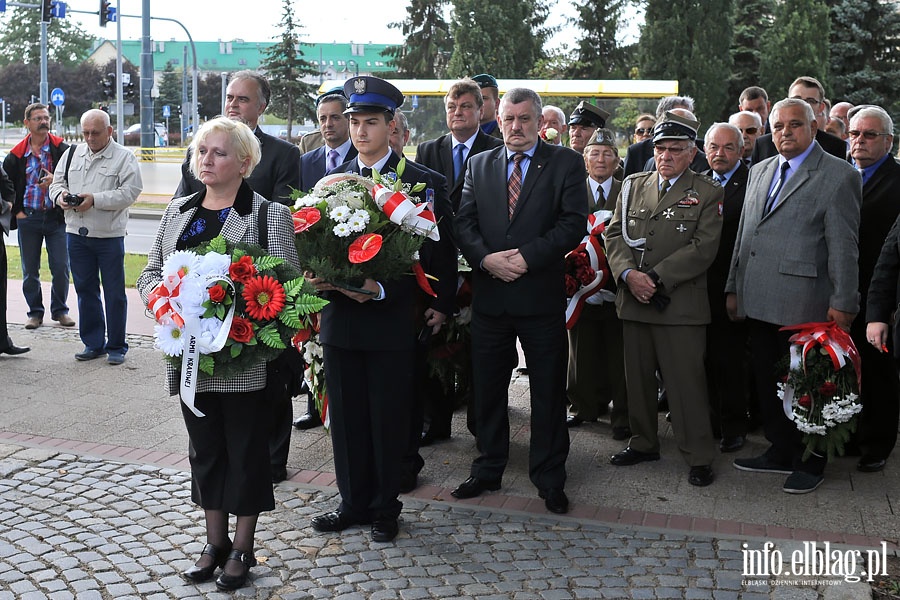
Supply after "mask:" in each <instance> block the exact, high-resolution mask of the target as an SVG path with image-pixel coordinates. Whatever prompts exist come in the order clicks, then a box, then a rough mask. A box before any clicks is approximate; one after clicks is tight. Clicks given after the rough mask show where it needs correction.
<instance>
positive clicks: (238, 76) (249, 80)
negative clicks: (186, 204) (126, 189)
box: [175, 71, 300, 204]
mask: <svg viewBox="0 0 900 600" xmlns="http://www.w3.org/2000/svg"><path fill="white" fill-rule="evenodd" d="M270 97H271V90H270V89H269V82H268V81H266V78H265V77H263V76H262V75H260V74H259V73H256V72H254V71H238V72H237V73H235V74H233V75H232V76H231V81H230V82H229V83H228V87H227V88H226V90H225V116H226V117H228V118H229V119H233V120H235V121H241V122H243V123H245V124H246V125H247V126H248V127H250V129H252V130H253V131H254V133H255V134H256V138H257V139H258V140H259V146H260V150H262V159H261V160H260V161H259V165H257V167H256V168H255V169H253V173H252V174H251V175H250V177H248V178H247V183H248V184H249V185H250V187H251V188H253V191H254V192H256V193H257V194H259V195H261V196H262V197H264V198H265V199H266V200H271V201H272V202H280V203H282V204H288V203H289V202H290V196H291V191H292V190H295V189H299V188H300V170H299V168H298V167H299V165H300V149H299V148H297V146H295V145H294V144H290V143H288V142H286V141H284V140H281V139H278V138H277V137H275V136H272V135H269V134H267V133H265V132H264V131H263V130H262V129H260V128H259V127H258V122H259V117H260V116H262V114H263V113H264V112H265V110H266V107H267V106H268V105H269V99H270ZM190 161H191V155H190V153H188V154H187V155H186V156H185V158H184V163H182V165H181V182H179V184H178V189H176V190H175V197H176V198H180V197H182V196H188V195H190V194H193V193H195V192H199V191H200V190H201V189H203V184H202V183H200V181H198V180H197V178H196V177H194V176H193V175H191V172H190V169H189V167H190Z"/></svg>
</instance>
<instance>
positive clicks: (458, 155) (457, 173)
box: [453, 144, 466, 181]
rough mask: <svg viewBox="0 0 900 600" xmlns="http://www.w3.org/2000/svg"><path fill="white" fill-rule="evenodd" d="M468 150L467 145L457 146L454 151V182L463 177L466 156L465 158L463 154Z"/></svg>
mask: <svg viewBox="0 0 900 600" xmlns="http://www.w3.org/2000/svg"><path fill="white" fill-rule="evenodd" d="M465 150H466V145H465V144H457V145H456V148H454V149H453V180H454V181H456V180H457V179H459V178H460V177H462V174H463V169H465V165H466V162H465V160H466V159H465V156H463V152H465Z"/></svg>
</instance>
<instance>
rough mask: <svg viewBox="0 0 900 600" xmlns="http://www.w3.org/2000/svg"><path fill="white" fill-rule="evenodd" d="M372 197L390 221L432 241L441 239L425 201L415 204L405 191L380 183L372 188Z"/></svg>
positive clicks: (435, 221)
mask: <svg viewBox="0 0 900 600" xmlns="http://www.w3.org/2000/svg"><path fill="white" fill-rule="evenodd" d="M372 198H374V199H375V204H377V205H378V208H380V209H381V211H382V212H383V213H384V214H385V215H387V217H388V219H390V220H391V222H392V223H395V224H397V225H401V226H404V227H408V228H410V229H412V230H414V231H415V232H416V233H417V234H419V235H424V236H427V237H428V238H430V239H432V240H434V241H438V240H440V239H441V235H440V233H438V228H437V219H436V218H435V216H434V213H433V212H431V210H430V209H429V208H428V204H427V203H425V202H423V203H421V204H416V203H415V202H413V200H412V198H411V197H410V196H409V195H408V194H407V193H406V192H401V191H394V190H393V189H391V188H389V187H386V186H384V185H382V184H380V183H376V184H375V187H373V188H372Z"/></svg>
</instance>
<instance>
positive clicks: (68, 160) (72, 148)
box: [66, 144, 78, 185]
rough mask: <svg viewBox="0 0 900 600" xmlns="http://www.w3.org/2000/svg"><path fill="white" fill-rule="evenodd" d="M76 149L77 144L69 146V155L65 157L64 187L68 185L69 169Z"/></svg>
mask: <svg viewBox="0 0 900 600" xmlns="http://www.w3.org/2000/svg"><path fill="white" fill-rule="evenodd" d="M77 147H78V144H72V145H71V146H69V154H68V155H67V156H66V185H68V184H69V167H70V166H72V155H73V154H75V148H77Z"/></svg>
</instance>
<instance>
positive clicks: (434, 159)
mask: <svg viewBox="0 0 900 600" xmlns="http://www.w3.org/2000/svg"><path fill="white" fill-rule="evenodd" d="M444 107H445V108H446V115H447V128H448V129H449V130H450V133H447V134H444V135H442V136H441V137H439V138H437V139H436V140H431V141H428V142H424V143H422V144H420V145H419V147H418V149H417V150H416V162H417V163H419V164H421V165H424V166H426V167H428V168H430V169H434V170H435V171H437V172H438V173H441V174H442V175H444V177H446V178H447V181H448V182H451V183H450V204H451V210H452V214H453V215H455V214H456V212H457V211H458V210H459V201H460V198H461V197H462V189H463V181H464V179H465V177H464V175H465V172H466V165H467V164H468V162H469V160H470V159H471V158H472V157H473V156H475V155H476V154H479V153H481V152H484V151H485V150H490V149H492V148H497V147H500V146H502V145H503V142H502V141H500V140H499V139H497V138H495V137H493V136H490V135H488V134H486V133H484V131H482V129H481V128H480V127H479V123H480V117H481V114H482V111H483V110H484V100H483V97H482V95H481V88H480V87H479V85H478V83H476V82H475V81H474V80H471V79H460V80H459V81H457V82H455V83H454V84H453V85H452V86H450V89H449V91H448V92H447V95H446V96H445V97H444ZM451 220H452V219H451ZM451 231H452V227H451ZM467 379H469V378H467ZM469 380H470V379H469ZM429 387H431V388H432V389H433V391H432V392H431V393H430V394H429V396H430V398H429V403H428V412H429V413H430V414H428V417H429V426H428V430H427V431H424V432H423V433H422V441H421V444H422V445H423V446H427V445H429V444H432V443H434V442H436V441H438V440H444V439H448V438H449V437H450V422H451V419H452V417H453V405H454V402H455V398H454V397H453V396H452V395H450V394H443V393H441V392H440V391H439V390H441V388H440V387H439V386H433V385H432V386H429ZM469 404H470V407H471V402H470V403H469Z"/></svg>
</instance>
